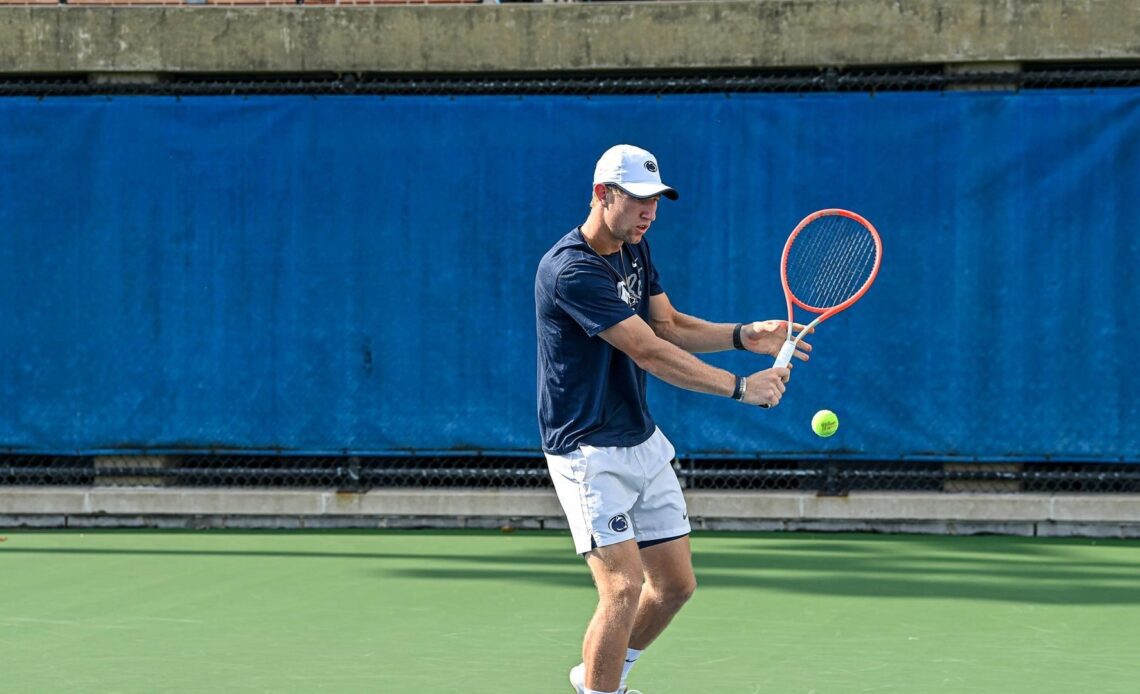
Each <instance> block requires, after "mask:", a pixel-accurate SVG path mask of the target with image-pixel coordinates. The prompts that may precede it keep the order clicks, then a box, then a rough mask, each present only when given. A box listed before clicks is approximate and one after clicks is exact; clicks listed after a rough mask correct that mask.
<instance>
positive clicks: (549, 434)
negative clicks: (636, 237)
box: [534, 227, 663, 454]
mask: <svg viewBox="0 0 1140 694" xmlns="http://www.w3.org/2000/svg"><path fill="white" fill-rule="evenodd" d="M662 292H663V290H662V289H661V285H660V284H659V280H658V277H657V270H656V268H654V267H653V263H652V261H651V260H650V255H649V243H648V242H647V241H646V240H644V239H642V241H641V243H639V244H637V245H633V244H629V243H625V244H622V248H621V250H620V251H619V252H617V253H613V254H611V255H608V256H605V257H603V256H600V255H598V254H597V253H596V252H595V251H594V250H593V249H592V248H590V246H589V244H587V243H586V239H585V238H584V237H583V236H582V231H581V227H578V228H575V229H573V230H571V231H570V233H569V234H566V235H565V236H563V237H562V239H561V240H560V241H558V243H556V244H554V247H553V248H551V249H550V250H549V251H547V253H546V255H544V256H542V261H541V262H539V264H538V273H537V275H536V276H535V280H534V303H535V313H536V318H537V322H538V422H539V428H540V429H541V431H542V448H543V450H545V451H547V452H549V453H555V454H564V453H569V452H570V451H572V450H574V449H576V448H577V447H578V446H580V445H582V444H585V445H589V446H636V445H638V444H640V443H642V442H644V441H645V440H646V439H648V438H649V437H650V436H651V435H652V434H653V431H654V429H655V428H656V425H655V424H654V422H653V417H651V416H650V415H649V409H648V407H647V406H646V403H645V371H644V370H642V369H641V368H639V367H638V366H637V364H635V363H634V361H633V360H632V359H630V358H629V357H628V356H626V354H625V353H624V352H622V351H621V350H619V349H616V348H614V347H612V346H611V345H610V344H609V343H608V342H606V341H605V340H603V339H602V338H600V337H598V333H600V332H602V331H603V330H605V329H606V328H610V327H613V326H614V325H617V324H618V323H620V322H622V321H623V320H625V319H627V318H629V317H630V316H633V315H635V314H636V315H639V316H641V318H642V319H643V320H645V321H646V322H649V297H650V296H653V295H656V294H661V293H662Z"/></svg>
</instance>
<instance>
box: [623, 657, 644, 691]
mask: <svg viewBox="0 0 1140 694" xmlns="http://www.w3.org/2000/svg"><path fill="white" fill-rule="evenodd" d="M639 657H641V651H635V650H633V649H632V648H627V649H625V664H624V665H622V667H621V686H623V687H624V686H625V681H626V679H627V678H628V677H629V671H630V670H632V669H633V666H634V664H635V663H636V662H637V659H638V658H639ZM618 691H621V690H618Z"/></svg>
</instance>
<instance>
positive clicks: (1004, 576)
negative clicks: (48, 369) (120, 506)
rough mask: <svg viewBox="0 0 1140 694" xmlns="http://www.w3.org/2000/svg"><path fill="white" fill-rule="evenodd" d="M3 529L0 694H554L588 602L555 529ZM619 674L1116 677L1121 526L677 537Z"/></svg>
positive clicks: (969, 679)
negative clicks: (660, 626) (682, 564)
mask: <svg viewBox="0 0 1140 694" xmlns="http://www.w3.org/2000/svg"><path fill="white" fill-rule="evenodd" d="M3 536H4V538H5V539H4V541H3V542H0V587H2V590H0V647H2V651H0V652H2V653H3V654H4V658H3V673H2V675H0V690H3V691H4V692H312V691H326V692H417V693H419V692H432V693H435V692H439V693H445V692H454V693H456V694H460V693H462V694H468V693H476V692H487V693H491V692H520V693H521V692H527V693H541V692H554V693H563V694H568V693H569V687H568V685H566V684H565V679H564V676H565V671H566V670H567V669H568V668H569V667H570V666H571V665H573V664H574V663H576V662H578V650H579V643H580V638H581V634H582V631H583V629H584V626H585V623H586V621H587V620H588V619H589V616H590V612H591V610H592V607H593V604H594V593H593V588H592V586H591V584H590V581H589V578H588V576H587V573H586V570H585V567H584V566H583V565H582V563H581V561H580V560H579V559H577V558H576V557H575V556H574V555H573V554H572V550H571V547H570V541H569V537H568V536H566V535H563V534H559V533H549V532H547V533H542V532H525V531H519V532H514V533H510V534H505V533H500V532H477V531H369V532H365V531H337V532H331V531H302V532H277V531H264V532H256V531H250V532H235V531H203V532H181V531H179V532H174V531H169V532H164V531H146V532H128V531H104V532H100V531H96V532H70V531H69V532H30V531H24V530H21V531H10V532H7V533H4V534H3ZM694 548H695V552H696V556H695V561H696V564H697V575H698V579H699V580H700V583H701V587H700V588H699V589H698V591H697V595H696V596H695V597H694V599H693V601H692V602H691V603H690V604H689V605H688V607H687V608H686V609H685V610H684V611H683V612H682V613H681V615H680V616H679V617H678V619H677V622H675V624H674V626H673V627H672V628H670V629H669V630H668V631H666V633H665V635H664V636H663V637H662V639H661V640H660V641H659V642H658V643H656V644H654V646H653V647H652V648H651V649H650V650H649V651H647V652H646V655H645V656H644V657H643V658H642V660H641V662H640V663H639V664H638V666H637V669H635V670H634V672H633V676H632V677H631V685H632V686H634V687H636V688H638V689H641V690H644V691H645V692H646V694H678V693H683V694H703V693H706V692H708V693H712V692H718V693H719V692H732V693H735V692H743V693H746V694H752V693H753V692H801V693H805V694H806V693H809V692H816V693H818V694H824V693H827V692H908V693H921V692H1002V693H1010V692H1032V693H1033V694H1043V693H1045V692H1064V693H1065V694H1073V693H1074V692H1122V693H1123V692H1136V691H1137V686H1138V685H1137V683H1138V682H1140V663H1138V661H1137V657H1136V648H1137V643H1138V642H1140V543H1138V542H1133V541H1112V540H1089V539H1071V540H1070V539H1038V538H1012V537H993V536H991V537H946V536H913V535H912V536H872V535H830V534H828V535H821V534H739V533H733V534H719V533H700V534H697V535H695V536H694Z"/></svg>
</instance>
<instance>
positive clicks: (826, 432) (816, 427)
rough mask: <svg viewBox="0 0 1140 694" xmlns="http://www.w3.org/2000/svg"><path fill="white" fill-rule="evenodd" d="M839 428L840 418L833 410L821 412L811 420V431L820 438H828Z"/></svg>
mask: <svg viewBox="0 0 1140 694" xmlns="http://www.w3.org/2000/svg"><path fill="white" fill-rule="evenodd" d="M838 428H839V417H836V416H835V413H834V412H832V411H831V410H820V411H819V412H816V413H815V416H814V417H812V418H811V430H812V431H814V432H815V433H816V435H818V436H822V437H824V438H827V437H828V436H831V435H832V434H834V433H835V431H836V430H837V429H838Z"/></svg>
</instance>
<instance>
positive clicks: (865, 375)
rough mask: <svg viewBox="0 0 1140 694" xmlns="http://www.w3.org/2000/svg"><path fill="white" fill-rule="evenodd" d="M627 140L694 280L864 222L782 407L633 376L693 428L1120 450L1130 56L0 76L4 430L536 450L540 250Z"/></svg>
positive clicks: (970, 452) (129, 441)
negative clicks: (819, 85) (428, 93)
mask: <svg viewBox="0 0 1140 694" xmlns="http://www.w3.org/2000/svg"><path fill="white" fill-rule="evenodd" d="M619 142H629V143H633V144H637V145H640V146H642V147H645V148H647V149H649V150H651V151H652V152H654V153H655V154H656V155H657V157H658V161H659V164H660V168H661V173H662V177H663V179H664V181H665V182H666V183H667V184H669V185H672V186H674V187H676V188H677V189H678V191H679V192H680V194H681V197H680V200H679V201H677V202H669V201H662V202H661V204H660V206H659V208H658V216H657V221H656V223H655V224H654V225H653V228H652V230H651V231H650V233H649V236H648V238H649V240H650V243H651V244H652V247H653V257H654V259H655V261H656V263H657V265H658V268H659V271H660V274H661V282H662V286H663V287H664V288H665V290H666V292H667V293H668V295H669V298H670V300H671V301H672V303H673V304H674V305H675V306H676V307H677V308H678V309H679V310H681V311H684V312H686V313H691V314H694V315H697V316H700V317H703V318H706V319H708V320H713V321H723V322H739V321H748V320H756V319H768V318H781V317H782V316H783V315H784V313H785V309H784V302H783V296H782V293H781V287H780V280H779V272H778V270H779V259H780V253H781V250H782V247H783V244H784V241H785V239H786V238H787V235H788V233H789V231H790V230H791V229H792V227H793V226H794V225H795V224H796V223H797V222H798V221H799V220H800V219H801V218H802V217H803V216H804V215H805V214H807V213H808V212H811V211H813V210H816V209H820V208H825V207H841V208H847V209H851V210H854V211H857V212H859V213H861V214H863V215H864V216H866V217H867V218H868V219H870V220H871V222H872V223H874V224H875V226H876V227H877V228H878V230H879V232H880V233H881V235H882V239H883V247H884V261H883V265H882V269H881V270H880V273H879V276H878V279H877V280H876V283H875V285H874V286H873V287H872V288H871V290H870V291H869V292H868V293H867V295H866V296H865V297H864V298H863V299H862V300H861V301H860V302H859V303H858V304H857V305H856V306H854V307H853V308H852V309H851V310H849V311H846V312H844V313H842V314H840V315H839V316H837V317H835V318H834V319H832V320H830V321H828V322H826V323H824V324H823V325H822V326H821V327H820V329H819V331H818V332H817V333H816V334H815V335H814V336H812V337H811V342H812V344H813V345H814V347H815V350H814V352H813V357H812V359H811V361H810V363H807V364H799V365H797V366H796V367H795V369H794V373H793V377H792V380H791V383H790V384H789V388H788V392H787V394H786V396H785V399H784V401H783V403H782V404H781V405H780V406H779V407H778V408H775V409H772V410H770V411H763V410H760V409H759V408H750V407H745V406H741V405H739V404H736V403H733V402H731V401H729V400H728V399H726V398H714V397H711V396H707V395H701V394H697V393H692V392H687V391H681V390H678V389H676V388H674V387H672V386H668V385H665V384H663V383H660V382H658V381H655V380H653V379H651V386H650V394H649V397H650V407H651V410H652V411H653V413H654V415H655V417H656V419H657V420H658V422H659V423H660V425H661V427H662V429H663V430H664V431H665V432H666V433H667V434H668V435H669V436H670V437H671V438H672V439H673V440H674V442H675V443H676V444H677V448H678V451H679V452H680V453H682V454H693V453H724V454H747V455H752V454H761V455H772V456H785V455H790V456H814V455H835V456H840V457H853V458H886V459H895V458H907V457H934V458H942V457H945V458H955V459H960V458H962V457H967V458H979V459H1022V458H1026V459H1041V458H1048V459H1093V460H1113V461H1121V460H1122V461H1137V460H1140V434H1138V433H1137V427H1136V426H1134V422H1135V421H1136V420H1137V415H1138V412H1137V409H1138V407H1140V406H1138V404H1137V403H1138V402H1140V377H1138V376H1137V375H1136V371H1135V370H1134V369H1132V367H1131V359H1132V356H1133V354H1132V351H1133V350H1134V349H1135V348H1136V346H1137V345H1138V344H1140V327H1138V322H1137V320H1136V318H1135V316H1134V313H1135V312H1136V311H1137V309H1138V308H1140V290H1138V289H1137V282H1136V280H1135V277H1134V275H1133V273H1134V272H1135V271H1136V268H1138V267H1140V241H1138V234H1137V232H1136V230H1135V229H1134V226H1135V225H1134V220H1135V213H1134V212H1133V210H1134V208H1135V205H1136V203H1137V200H1138V199H1140V183H1138V182H1140V90H1137V89H1130V88H1120V89H1107V90H1099V91H1094V90H1082V91H1022V92H1019V93H994V92H981V93H945V94H940V93H886V94H875V95H870V94H860V93H838V94H803V95H798V94H731V95H725V94H699V95H677V96H660V97H659V96H602V97H598V96H594V97H589V98H587V97H581V96H522V97H520V96H470V97H455V98H450V97H411V96H408V97H388V98H380V97H373V96H357V97H321V98H312V97H300V96H296V97H294V96H264V97H191V98H187V97H181V98H173V97H115V98H105V97H91V98H87V97H75V98H70V97H68V98H62V97H61V98H47V99H34V98H21V97H7V98H0V200H2V202H0V335H2V339H0V447H3V448H6V449H8V450H10V451H36V452H76V451H134V450H139V449H144V448H145V449H149V450H167V449H169V450H216V449H240V450H250V451H254V450H256V451H266V450H271V451H278V450H279V451H289V452H329V451H333V452H335V451H354V452H362V453H368V452H373V453H383V452H393V451H403V450H410V449H414V450H488V451H536V450H537V449H538V445H539V438H538V430H537V424H536V405H535V368H536V367H535V337H534V336H535V324H534V320H535V319H534V307H533V281H534V270H535V267H536V265H537V262H538V259H539V258H540V257H541V255H542V254H543V252H544V251H545V250H546V249H547V248H548V247H549V246H550V245H551V244H553V243H554V242H555V241H556V240H557V239H558V238H559V237H560V236H561V235H563V234H564V233H566V231H567V230H569V229H570V228H571V227H572V226H574V225H576V224H578V223H580V222H582V221H583V220H584V219H585V217H586V214H587V212H588V208H587V203H588V200H589V194H590V182H591V175H592V172H593V167H594V162H595V160H596V158H597V157H598V155H600V154H601V152H602V151H604V150H605V149H606V148H607V147H609V146H610V145H613V144H615V143H619ZM703 358H706V359H707V360H708V361H710V362H712V363H714V364H717V365H719V366H723V367H726V368H729V369H731V370H733V371H736V372H740V373H748V372H750V371H752V370H757V369H761V368H765V367H767V366H768V365H769V364H770V363H771V360H770V359H769V358H767V357H758V356H755V355H748V354H744V353H737V352H732V353H723V354H713V355H704V356H703ZM822 408H829V409H832V410H834V411H835V412H837V413H838V415H839V417H840V429H839V433H838V434H837V435H836V436H834V437H832V438H830V439H826V440H824V439H819V438H817V437H815V436H814V435H813V434H812V433H811V429H810V426H809V422H810V419H811V416H812V414H813V413H814V412H815V411H816V410H818V409H822Z"/></svg>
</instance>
